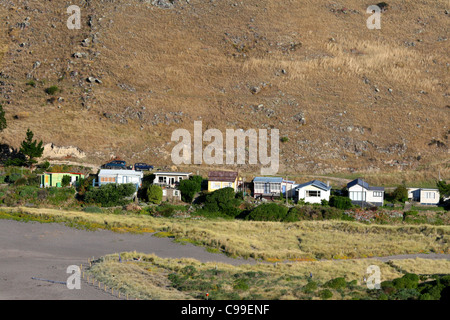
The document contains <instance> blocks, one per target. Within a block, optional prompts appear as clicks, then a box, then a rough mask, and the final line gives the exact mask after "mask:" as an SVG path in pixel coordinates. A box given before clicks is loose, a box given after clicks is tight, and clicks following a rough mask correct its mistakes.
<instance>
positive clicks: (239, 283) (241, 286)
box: [233, 279, 249, 291]
mask: <svg viewBox="0 0 450 320" xmlns="http://www.w3.org/2000/svg"><path fill="white" fill-rule="evenodd" d="M233 289H234V290H242V291H246V290H248V289H249V285H248V280H247V279H237V280H235V282H234V286H233Z"/></svg>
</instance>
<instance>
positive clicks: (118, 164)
mask: <svg viewBox="0 0 450 320" xmlns="http://www.w3.org/2000/svg"><path fill="white" fill-rule="evenodd" d="M103 168H105V169H128V167H127V163H126V162H125V161H123V160H113V161H110V162H108V163H106V164H105V165H103Z"/></svg>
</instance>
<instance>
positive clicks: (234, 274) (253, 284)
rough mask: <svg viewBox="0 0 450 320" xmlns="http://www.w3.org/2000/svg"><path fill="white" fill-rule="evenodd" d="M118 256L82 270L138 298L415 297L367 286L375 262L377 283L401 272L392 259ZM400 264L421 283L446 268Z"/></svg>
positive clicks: (449, 264) (444, 264) (447, 264)
mask: <svg viewBox="0 0 450 320" xmlns="http://www.w3.org/2000/svg"><path fill="white" fill-rule="evenodd" d="M120 258H121V262H119V254H114V255H108V256H105V257H102V258H101V259H99V260H97V261H96V262H95V263H94V264H93V266H92V267H91V268H89V270H88V272H89V274H90V275H91V276H93V277H95V279H97V281H100V282H101V283H104V284H106V285H107V286H108V287H111V288H115V290H116V291H117V290H119V291H120V292H121V294H122V295H123V296H125V295H130V296H132V297H135V298H138V299H152V300H160V299H162V300H178V299H181V300H190V299H205V298H206V293H208V294H209V297H208V299H212V300H220V299H227V300H241V299H246V300H248V299H250V300H251V299H259V300H261V299H263V300H273V299H283V300H292V299H296V300H297V299H313V300H316V299H333V300H341V299H344V300H348V299H387V298H389V299H395V300H397V299H399V300H403V299H406V298H411V297H415V298H420V294H419V292H420V290H419V289H417V290H416V291H412V290H411V289H410V288H400V287H399V286H398V285H397V284H396V283H395V282H394V284H395V285H396V286H397V287H399V288H398V289H395V288H394V289H392V288H390V289H389V291H387V290H384V289H383V288H384V286H382V290H374V289H372V290H369V289H368V288H367V285H366V283H365V282H364V277H366V279H368V278H369V276H370V273H367V268H368V267H369V266H373V265H376V266H378V267H379V268H380V275H381V279H380V280H381V281H382V283H383V282H385V283H388V282H391V281H392V280H394V279H398V278H401V277H402V276H403V275H404V274H403V273H402V272H400V271H399V268H398V267H397V266H395V265H393V264H392V263H383V262H380V261H376V260H371V259H359V260H341V261H310V262H302V263H298V262H289V263H280V264H267V263H260V264H256V265H241V266H232V265H228V264H222V263H201V262H199V261H197V260H194V259H164V258H160V257H157V256H155V255H147V254H140V253H136V252H128V253H127V252H125V253H120ZM401 265H402V268H404V269H413V270H419V271H421V272H422V271H425V272H423V273H425V274H427V275H428V276H421V282H422V283H423V284H425V283H430V282H425V281H428V280H432V279H433V277H430V276H429V275H433V274H445V273H447V274H448V273H449V270H450V261H448V260H430V261H428V260H424V259H414V260H412V259H410V260H402V261H401ZM310 272H311V274H312V278H311V277H310ZM422 294H423V292H422ZM388 295H389V296H388ZM432 298H433V300H435V299H439V296H438V295H435V296H434V297H432Z"/></svg>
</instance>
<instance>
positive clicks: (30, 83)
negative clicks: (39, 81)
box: [26, 80, 36, 87]
mask: <svg viewBox="0 0 450 320" xmlns="http://www.w3.org/2000/svg"><path fill="white" fill-rule="evenodd" d="M26 85H27V86H32V87H36V81H34V80H30V81H28V82H27V83H26Z"/></svg>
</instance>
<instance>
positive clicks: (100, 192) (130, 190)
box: [84, 183, 136, 207]
mask: <svg viewBox="0 0 450 320" xmlns="http://www.w3.org/2000/svg"><path fill="white" fill-rule="evenodd" d="M135 192H136V186H135V185H134V184H132V183H126V184H115V183H108V184H104V185H102V186H100V187H98V188H94V189H90V190H88V191H86V193H85V197H84V201H85V202H86V203H97V204H100V205H101V206H102V207H114V206H121V205H125V204H127V203H129V202H130V201H131V199H126V198H128V197H131V196H132V195H133V194H134V193H135Z"/></svg>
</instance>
